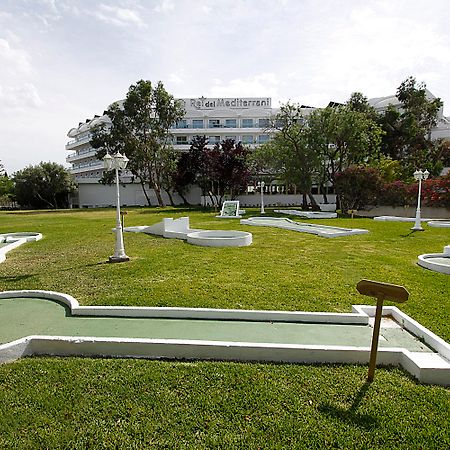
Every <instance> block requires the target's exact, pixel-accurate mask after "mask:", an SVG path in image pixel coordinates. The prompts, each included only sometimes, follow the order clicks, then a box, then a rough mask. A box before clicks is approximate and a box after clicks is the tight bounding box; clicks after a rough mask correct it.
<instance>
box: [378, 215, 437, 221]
mask: <svg viewBox="0 0 450 450" xmlns="http://www.w3.org/2000/svg"><path fill="white" fill-rule="evenodd" d="M373 220H376V221H378V222H415V221H416V218H415V217H402V216H376V217H374V218H373ZM429 220H432V219H422V218H421V219H420V221H421V222H428V221H429Z"/></svg>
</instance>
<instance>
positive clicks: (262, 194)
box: [258, 181, 266, 214]
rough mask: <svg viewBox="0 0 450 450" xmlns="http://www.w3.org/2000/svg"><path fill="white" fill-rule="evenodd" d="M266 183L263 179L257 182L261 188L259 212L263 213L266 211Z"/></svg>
mask: <svg viewBox="0 0 450 450" xmlns="http://www.w3.org/2000/svg"><path fill="white" fill-rule="evenodd" d="M265 185H266V183H264V181H260V182H259V183H258V187H259V188H260V189H261V214H265V213H266V212H265V211H264V186H265Z"/></svg>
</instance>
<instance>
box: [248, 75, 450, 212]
mask: <svg viewBox="0 0 450 450" xmlns="http://www.w3.org/2000/svg"><path fill="white" fill-rule="evenodd" d="M397 98H398V100H399V101H400V108H396V107H394V106H392V105H390V106H388V107H387V109H386V111H384V112H381V113H377V112H376V111H375V109H374V108H373V107H371V106H370V105H369V103H368V101H367V99H366V98H365V97H364V96H363V95H362V94H361V93H354V94H352V96H351V97H350V99H349V100H348V102H346V103H345V104H343V105H334V106H329V107H327V108H324V109H318V110H315V111H313V112H312V113H311V114H309V115H307V116H304V115H303V114H302V112H303V110H302V108H301V107H300V105H296V104H292V103H287V104H285V105H283V106H282V107H281V108H280V111H279V113H278V114H277V115H276V116H275V117H273V118H272V119H271V121H270V125H269V127H268V131H269V132H271V133H272V135H273V138H272V139H271V140H270V141H269V142H268V143H267V144H265V145H263V146H261V147H260V148H259V149H257V150H256V151H255V152H254V155H253V157H254V161H255V162H256V165H257V166H258V167H259V168H260V169H262V170H263V171H264V170H265V171H266V172H268V173H273V174H276V175H277V176H278V177H279V178H281V179H283V180H284V181H285V183H287V184H294V185H296V186H297V187H298V189H299V190H300V192H302V193H303V205H304V206H306V204H307V197H309V200H310V203H312V204H313V205H314V203H315V201H314V198H313V196H312V195H311V188H312V186H313V184H319V185H323V184H324V183H325V182H329V183H331V185H332V186H335V184H336V178H337V175H338V174H340V173H341V172H342V171H344V170H345V169H346V168H348V167H350V166H353V165H365V166H369V167H374V168H377V169H378V170H379V171H380V173H381V174H382V175H384V176H385V177H386V181H392V180H394V179H395V180H402V181H405V182H407V181H409V180H411V178H412V174H413V172H414V170H415V169H416V168H422V169H428V170H429V172H430V173H431V175H432V176H437V175H439V174H440V172H441V171H442V168H443V167H444V166H448V165H450V151H449V145H448V143H446V142H443V141H441V140H433V139H432V138H431V131H432V129H433V128H434V127H435V126H436V124H437V121H438V113H439V110H440V108H441V107H442V102H441V101H440V99H432V100H430V99H428V97H427V90H426V86H425V85H424V84H423V83H422V84H417V82H416V80H415V79H414V78H412V77H410V78H408V79H407V80H405V81H404V82H403V83H402V84H401V85H400V86H399V88H398V89H397ZM325 200H326V199H325Z"/></svg>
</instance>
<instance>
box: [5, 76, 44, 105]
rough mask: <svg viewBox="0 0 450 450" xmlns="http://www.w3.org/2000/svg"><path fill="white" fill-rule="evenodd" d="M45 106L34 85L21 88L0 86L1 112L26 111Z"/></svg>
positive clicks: (24, 85) (26, 84)
mask: <svg viewBox="0 0 450 450" xmlns="http://www.w3.org/2000/svg"><path fill="white" fill-rule="evenodd" d="M42 105H43V101H42V100H41V98H40V96H39V93H38V91H37V89H36V87H35V86H34V85H33V84H32V83H24V84H23V85H21V86H1V85H0V110H3V111H10V110H21V111H23V110H25V109H28V108H33V109H34V108H39V107H40V106H42Z"/></svg>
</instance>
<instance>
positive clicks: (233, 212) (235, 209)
mask: <svg viewBox="0 0 450 450" xmlns="http://www.w3.org/2000/svg"><path fill="white" fill-rule="evenodd" d="M216 217H220V218H222V219H233V218H235V219H239V218H240V217H241V216H240V215H239V200H226V201H224V202H223V203H222V210H221V211H220V216H216Z"/></svg>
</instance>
